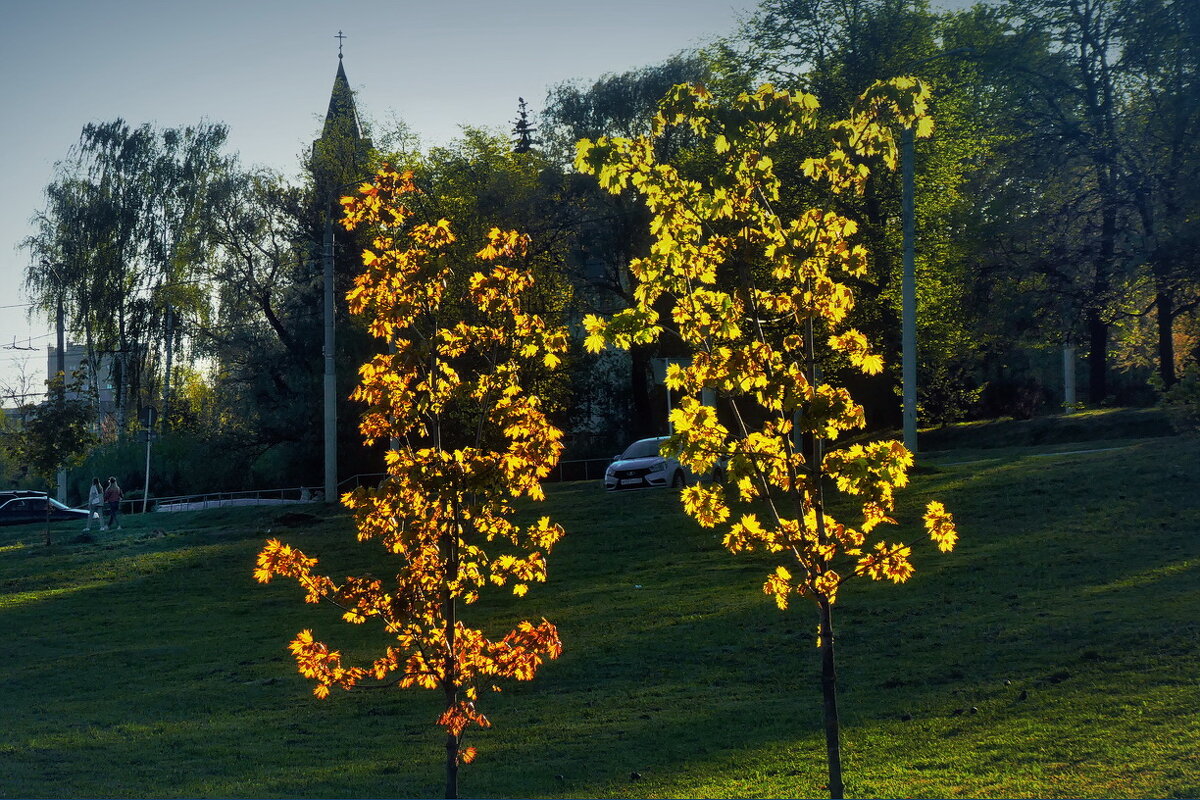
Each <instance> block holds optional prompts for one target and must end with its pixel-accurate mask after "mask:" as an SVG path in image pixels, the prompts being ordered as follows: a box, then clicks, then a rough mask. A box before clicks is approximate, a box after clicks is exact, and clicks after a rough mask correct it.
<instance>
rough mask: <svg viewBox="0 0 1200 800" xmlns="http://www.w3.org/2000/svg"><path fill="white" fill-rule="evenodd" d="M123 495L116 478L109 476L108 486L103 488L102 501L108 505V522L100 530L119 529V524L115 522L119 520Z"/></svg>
mask: <svg viewBox="0 0 1200 800" xmlns="http://www.w3.org/2000/svg"><path fill="white" fill-rule="evenodd" d="M124 496H125V493H124V492H122V491H121V487H120V486H118V485H117V479H116V478H115V477H113V478H109V479H108V486H107V487H105V489H104V503H105V505H107V506H108V524H107V525H105V526H104V527H103V528H101V529H100V530H102V531H107V530H114V531H119V530H121V526H120V525H118V524H117V523H118V522H120V521H121V498H122V497H124Z"/></svg>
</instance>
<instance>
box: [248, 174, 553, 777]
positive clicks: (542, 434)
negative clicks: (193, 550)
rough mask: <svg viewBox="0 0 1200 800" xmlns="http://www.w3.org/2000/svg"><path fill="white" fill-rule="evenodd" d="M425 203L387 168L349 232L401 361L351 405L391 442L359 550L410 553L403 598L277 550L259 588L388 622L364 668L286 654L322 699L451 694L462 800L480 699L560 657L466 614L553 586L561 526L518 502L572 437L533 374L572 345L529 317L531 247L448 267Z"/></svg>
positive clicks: (534, 633) (305, 637) (383, 367)
mask: <svg viewBox="0 0 1200 800" xmlns="http://www.w3.org/2000/svg"><path fill="white" fill-rule="evenodd" d="M416 191H417V189H416V187H415V186H414V184H413V180H412V175H411V173H404V174H399V173H396V172H394V171H391V170H389V169H387V168H385V169H384V170H382V171H381V172H380V173H379V174H378V175H377V176H376V177H375V179H374V181H373V182H372V183H370V184H363V185H362V186H361V187H360V189H359V193H358V196H356V197H346V198H343V199H342V204H343V206H344V208H345V216H344V219H343V224H344V225H345V227H346V228H347V229H348V230H350V229H353V228H355V227H357V226H359V225H366V226H369V228H370V230H371V231H372V232H373V233H374V235H375V238H374V241H373V243H372V247H371V248H370V249H368V250H366V251H365V252H364V253H363V264H364V267H365V269H364V271H363V273H362V274H361V275H360V276H359V277H358V278H357V280H356V283H355V287H354V289H353V290H351V292H350V293H349V295H348V299H349V302H350V308H351V311H352V312H354V313H356V314H365V315H367V316H368V317H369V319H370V324H369V327H370V331H371V333H372V335H374V336H375V337H377V338H378V339H380V340H382V341H383V342H385V343H386V344H387V345H388V351H389V352H387V353H385V354H381V355H378V356H376V357H375V358H374V359H373V360H372V361H370V362H368V363H367V364H365V365H364V366H363V367H362V368H361V370H360V372H361V375H362V383H361V384H360V386H359V387H358V389H357V390H356V392H355V395H354V397H355V398H356V399H358V400H361V401H363V402H364V403H366V404H367V406H368V408H367V411H366V413H365V414H364V416H363V419H362V424H361V430H362V434H363V437H364V439H365V440H366V443H367V444H368V445H371V444H373V443H374V442H376V441H383V440H390V442H391V445H392V446H391V449H390V450H389V451H388V453H387V477H386V478H385V479H384V480H383V481H382V482H381V483H380V485H379V486H378V487H377V488H373V489H369V488H360V489H358V490H356V491H355V492H353V493H352V494H347V495H345V496H344V497H343V498H342V500H343V502H344V503H346V504H347V505H348V506H349V507H350V508H352V509H353V510H354V512H355V515H356V517H357V521H358V538H359V540H360V541H366V540H368V539H375V540H378V541H379V542H380V543H381V544H382V545H383V547H384V548H385V549H386V550H387V551H388V552H390V553H392V554H394V555H396V556H399V559H400V567H399V571H398V574H397V575H396V582H395V585H394V586H393V587H390V588H385V587H384V584H383V582H382V581H380V580H378V579H375V578H372V577H358V578H356V577H351V578H347V579H346V580H345V581H344V582H342V583H340V584H339V583H336V582H334V581H333V580H331V579H330V578H328V577H324V576H319V575H316V574H314V573H313V571H312V568H313V567H314V566H315V565H316V563H317V560H316V559H315V558H309V557H308V556H306V555H305V554H304V553H302V552H300V551H299V550H296V549H294V548H292V547H289V546H288V545H285V544H283V543H281V542H279V541H276V540H272V541H269V542H268V543H267V545H266V547H265V548H264V549H263V551H262V552H261V553H260V554H259V556H258V566H257V569H256V570H255V577H256V578H257V579H258V580H259V581H261V582H264V583H265V582H267V581H269V580H270V579H271V578H272V577H273V576H276V575H279V576H284V577H289V578H295V579H296V580H298V581H299V582H300V585H301V586H302V587H303V588H304V589H305V591H306V596H305V600H306V601H307V602H312V603H316V602H319V601H321V600H327V601H330V602H332V603H334V604H336V605H337V606H339V607H340V608H341V609H342V611H343V618H344V619H345V620H346V621H347V622H351V623H362V622H365V621H366V620H367V619H369V618H373V617H374V618H378V619H379V620H380V621H381V622H382V623H383V626H384V629H385V630H386V631H387V633H388V634H390V635H392V636H394V637H395V638H396V641H397V644H396V645H395V646H391V647H388V648H387V650H386V652H385V653H384V654H383V655H381V656H380V657H379V658H378V659H376V660H375V661H374V662H373V663H372V664H370V665H369V666H365V667H355V666H344V665H343V664H342V659H341V654H340V653H339V652H337V651H334V650H331V649H330V648H329V647H328V646H326V645H324V644H322V643H320V642H317V641H315V640H314V639H313V636H312V633H311V632H310V631H302V632H301V633H300V634H298V635H297V637H296V639H295V640H294V641H293V642H292V644H291V651H292V653H293V654H294V655H295V657H296V662H297V664H298V666H299V669H300V672H301V673H302V674H303V675H304V676H305V677H308V678H312V679H313V680H315V681H316V682H317V685H316V688H315V689H314V690H313V692H314V694H316V695H317V696H318V697H325V696H327V695H328V694H329V690H330V687H333V686H339V687H341V688H343V689H352V688H354V687H356V686H361V685H363V684H362V683H361V682H362V681H365V680H369V681H371V682H372V685H395V686H400V687H409V686H419V687H422V688H426V689H434V690H440V691H441V692H442V693H443V694H444V697H445V710H444V712H443V713H442V715H441V717H440V718H439V719H438V724H440V725H442V726H443V727H444V728H445V730H446V734H447V738H446V796H447V797H457V793H458V765H459V763H460V762H464V763H465V762H470V761H471V760H472V759H474V757H475V748H473V747H466V748H464V747H462V746H461V745H462V738H463V733H464V731H465V730H466V728H467V727H469V726H471V725H478V726H480V727H488V726H489V725H490V723H489V722H488V719H487V717H485V716H484V715H483V714H482V713H480V712H479V711H478V710H477V709H476V702H477V701H478V698H479V690H480V687H481V686H482V685H489V686H491V688H492V689H493V690H495V691H499V688H498V687H496V686H495V685H492V680H493V679H496V678H514V679H516V680H530V679H532V678H533V677H534V674H535V672H536V671H537V669H538V667H539V666H540V665H541V663H542V662H543V660H545V659H548V658H556V657H558V655H559V654H560V653H561V651H562V645H561V643H560V642H559V638H558V632H557V631H556V629H555V627H554V625H552V624H551V623H550V622H548V621H546V620H544V619H543V620H542V621H541V622H540V623H538V624H534V623H530V622H521V623H520V624H519V625H518V626H517V627H516V628H515V629H514V630H513V631H511V632H510V633H508V634H507V635H506V636H504V637H503V638H502V639H500V640H495V641H494V640H490V639H488V638H487V637H486V636H484V634H483V632H482V631H480V630H476V629H473V628H469V627H467V626H466V625H465V624H464V623H463V622H462V620H460V619H459V616H458V613H459V607H460V605H467V604H470V603H473V602H474V601H475V600H476V599H478V597H479V592H480V590H481V589H482V587H483V586H485V585H486V584H488V583H491V584H495V585H498V586H503V585H505V584H510V585H511V586H512V589H513V593H514V594H516V595H518V596H521V595H524V594H525V592H526V590H527V588H528V584H529V583H530V582H534V581H544V580H545V579H546V560H545V555H546V554H547V553H549V552H550V549H551V548H552V547H553V545H554V544H555V542H557V541H558V540H559V538H560V537H561V536H562V535H563V531H562V528H561V527H559V526H558V525H556V524H552V523H551V522H550V520H549V518H546V517H543V518H542V519H540V520H539V521H538V522H536V523H535V524H533V525H530V526H527V527H521V526H518V525H517V524H515V523H514V522H512V521H511V517H512V514H513V508H512V506H511V501H512V500H513V499H514V498H518V497H522V496H527V497H530V498H533V499H535V500H540V499H542V498H543V494H542V490H541V487H540V483H539V482H540V480H541V479H542V478H544V477H545V476H546V475H547V474H548V473H549V472H550V470H551V469H552V468H553V467H554V465H555V464H556V463H557V462H558V458H559V455H560V454H561V451H562V444H561V442H560V439H561V435H562V434H561V432H560V431H559V430H558V429H557V428H555V427H554V426H553V425H551V424H550V423H549V421H548V420H547V419H546V416H545V415H544V414H543V412H542V410H541V409H540V407H539V401H538V398H537V397H536V396H535V395H533V394H530V393H529V392H528V391H527V386H528V384H529V380H530V376H531V374H532V373H533V372H536V371H537V370H541V369H553V368H554V367H556V366H557V365H558V364H559V354H560V353H562V352H563V351H564V350H565V349H566V345H567V338H566V332H565V330H564V329H562V328H561V327H556V326H551V325H548V324H547V323H546V322H545V321H543V320H542V319H541V318H540V317H539V316H537V315H535V314H529V313H526V312H525V311H523V310H522V307H521V303H522V295H523V294H524V293H526V292H527V291H528V290H529V288H530V287H531V286H532V284H533V279H532V278H531V277H530V275H529V274H528V272H527V271H524V270H522V269H521V267H520V262H521V259H522V257H523V255H524V253H525V248H526V244H527V241H528V240H527V238H526V237H525V236H523V235H520V234H518V233H515V232H506V231H501V230H498V229H493V230H492V231H491V232H490V233H489V235H488V241H487V243H486V244H485V246H484V247H483V249H481V250H480V251H479V252H478V253H477V258H478V259H479V261H480V262H482V266H483V267H485V269H480V270H476V271H473V272H472V273H471V274H470V275H469V276H467V275H466V274H464V273H465V271H464V270H461V269H458V268H457V267H458V265H456V264H454V263H452V261H451V259H449V258H447V256H446V254H445V252H444V251H445V250H446V248H447V247H448V246H449V245H450V244H451V243H452V242H453V241H454V234H453V233H452V231H451V227H450V223H449V222H448V221H447V220H444V219H443V220H439V221H437V222H436V223H414V222H413V220H412V216H413V212H412V211H411V210H410V207H409V206H410V205H411V204H410V203H408V202H407V201H408V199H409V198H408V197H406V196H410V195H413V194H414V193H415V192H416ZM501 261H503V262H507V264H508V265H505V264H503V263H500V262H501ZM464 301H465V302H464ZM485 548H486V549H485ZM397 676H398V677H397Z"/></svg>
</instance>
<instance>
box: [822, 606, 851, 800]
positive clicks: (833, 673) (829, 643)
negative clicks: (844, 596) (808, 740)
mask: <svg viewBox="0 0 1200 800" xmlns="http://www.w3.org/2000/svg"><path fill="white" fill-rule="evenodd" d="M820 609H821V628H820V630H821V694H822V695H823V696H824V698H825V708H824V715H823V716H824V718H825V752H826V759H827V761H828V762H829V796H830V797H831V798H833V800H841V798H842V797H844V796H845V791H846V788H845V786H844V785H843V784H842V743H841V724H840V722H839V719H838V707H837V670H836V669H835V666H834V660H833V607H832V606H831V605H830V604H829V601H828V600H821V601H820Z"/></svg>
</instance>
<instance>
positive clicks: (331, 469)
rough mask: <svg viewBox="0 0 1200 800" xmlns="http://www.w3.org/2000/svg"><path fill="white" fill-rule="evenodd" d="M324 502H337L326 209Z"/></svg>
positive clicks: (330, 240) (330, 223) (330, 264)
mask: <svg viewBox="0 0 1200 800" xmlns="http://www.w3.org/2000/svg"><path fill="white" fill-rule="evenodd" d="M324 245H325V246H324V257H323V258H322V261H323V262H324V272H325V387H324V388H325V502H326V503H333V502H336V501H337V373H336V372H335V370H334V360H333V359H334V327H333V219H332V218H331V217H330V214H329V207H328V205H326V207H325V243H324Z"/></svg>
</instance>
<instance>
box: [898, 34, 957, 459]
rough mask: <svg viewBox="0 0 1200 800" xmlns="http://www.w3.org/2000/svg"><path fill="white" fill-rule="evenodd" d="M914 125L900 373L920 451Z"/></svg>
mask: <svg viewBox="0 0 1200 800" xmlns="http://www.w3.org/2000/svg"><path fill="white" fill-rule="evenodd" d="M971 52H973V50H972V48H970V47H956V48H954V49H953V50H947V51H946V52H944V53H938V54H937V55H936V56H930V57H929V58H921V59H917V60H916V61H909V62H908V63H907V64H905V65H903V66H902V67H900V71H901V72H904V71H907V70H909V69H912V68H913V67H916V66H919V65H921V64H927V63H929V62H930V61H937V60H938V59H939V58H948V57H950V56H960V55H967V54H969V53H971ZM913 138H914V136H913V129H912V128H904V129H903V130H902V131H901V132H900V213H901V215H902V216H903V218H904V233H903V236H904V252H903V269H904V272H903V275H902V277H901V282H900V303H901V314H900V349H901V361H900V374H901V382H902V384H903V395H904V406H903V422H904V447H905V448H906V449H907V450H908V451H909V452H910V453H914V454H915V453H916V452H917V269H916V249H917V247H916V240H917V233H916V227H917V225H916V209H915V195H916V186H915V179H914V177H913V165H914V163H915V161H916V156H915V155H914V153H913Z"/></svg>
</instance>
